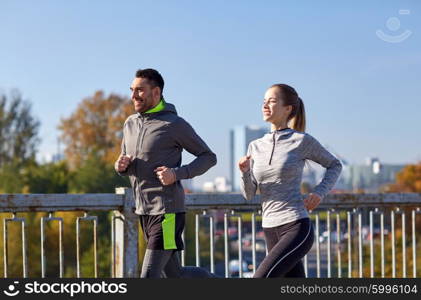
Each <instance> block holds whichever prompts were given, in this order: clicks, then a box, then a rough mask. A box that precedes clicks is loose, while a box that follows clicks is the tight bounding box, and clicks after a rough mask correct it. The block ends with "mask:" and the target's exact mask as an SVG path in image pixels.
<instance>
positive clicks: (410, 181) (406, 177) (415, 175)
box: [384, 162, 421, 193]
mask: <svg viewBox="0 0 421 300" xmlns="http://www.w3.org/2000/svg"><path fill="white" fill-rule="evenodd" d="M384 191H386V192H390V193H421V162H419V163H417V164H413V165H407V166H405V167H404V168H403V169H402V170H401V171H400V172H399V173H397V174H396V181H395V183H393V184H390V185H387V186H386V187H384Z"/></svg>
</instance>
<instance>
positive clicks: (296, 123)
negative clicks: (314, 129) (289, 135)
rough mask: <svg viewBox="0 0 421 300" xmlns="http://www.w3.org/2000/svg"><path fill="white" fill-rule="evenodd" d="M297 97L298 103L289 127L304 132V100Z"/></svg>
mask: <svg viewBox="0 0 421 300" xmlns="http://www.w3.org/2000/svg"><path fill="white" fill-rule="evenodd" d="M297 98H298V101H297V102H298V105H297V109H296V112H295V115H294V116H293V117H292V118H291V120H290V121H289V122H291V123H290V124H291V125H290V127H291V128H292V129H294V130H296V131H300V132H305V131H306V111H305V109H304V102H303V100H302V99H301V98H300V97H297Z"/></svg>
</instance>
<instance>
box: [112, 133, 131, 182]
mask: <svg viewBox="0 0 421 300" xmlns="http://www.w3.org/2000/svg"><path fill="white" fill-rule="evenodd" d="M121 155H126V143H125V140H124V129H123V139H122V141H121V151H120V156H121ZM117 164H118V159H117V160H116V162H115V163H114V169H115V170H116V172H117V174H118V175H120V176H128V175H129V172H128V170H129V166H128V167H127V169H126V170H125V171H123V172H119V171H117V169H118V166H117Z"/></svg>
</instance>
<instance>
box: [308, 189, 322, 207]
mask: <svg viewBox="0 0 421 300" xmlns="http://www.w3.org/2000/svg"><path fill="white" fill-rule="evenodd" d="M320 201H321V198H320V196H319V195H317V194H313V193H310V194H308V196H307V198H305V199H304V206H305V208H307V210H314V209H315V208H316V207H317V206H318V205H319V203H320Z"/></svg>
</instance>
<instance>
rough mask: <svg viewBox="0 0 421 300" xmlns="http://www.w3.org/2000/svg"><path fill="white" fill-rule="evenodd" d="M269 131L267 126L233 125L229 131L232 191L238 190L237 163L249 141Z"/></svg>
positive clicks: (244, 152)
mask: <svg viewBox="0 0 421 300" xmlns="http://www.w3.org/2000/svg"><path fill="white" fill-rule="evenodd" d="M268 132H269V128H268V127H257V126H235V127H234V129H232V130H231V131H230V181H231V188H232V191H239V190H240V171H239V170H238V166H237V163H238V161H239V160H240V158H241V157H243V156H244V155H246V153H247V148H248V145H249V143H250V142H251V141H253V140H255V139H258V138H261V137H262V136H263V135H264V134H266V133H268Z"/></svg>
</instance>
